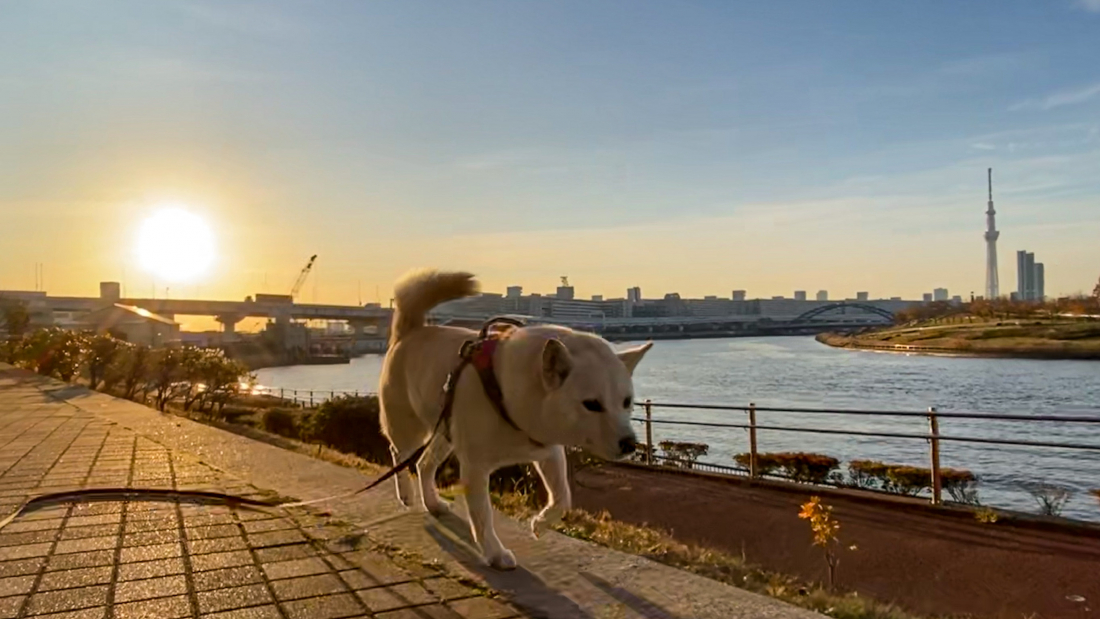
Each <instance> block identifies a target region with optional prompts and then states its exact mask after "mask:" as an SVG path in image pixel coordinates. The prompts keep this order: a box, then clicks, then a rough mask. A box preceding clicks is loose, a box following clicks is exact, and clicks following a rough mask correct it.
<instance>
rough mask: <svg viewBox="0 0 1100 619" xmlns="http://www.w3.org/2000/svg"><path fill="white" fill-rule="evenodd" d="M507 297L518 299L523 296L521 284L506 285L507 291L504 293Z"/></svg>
mask: <svg viewBox="0 0 1100 619" xmlns="http://www.w3.org/2000/svg"><path fill="white" fill-rule="evenodd" d="M505 296H506V297H508V298H509V299H518V298H520V297H522V296H523V286H508V293H507V294H506V295H505Z"/></svg>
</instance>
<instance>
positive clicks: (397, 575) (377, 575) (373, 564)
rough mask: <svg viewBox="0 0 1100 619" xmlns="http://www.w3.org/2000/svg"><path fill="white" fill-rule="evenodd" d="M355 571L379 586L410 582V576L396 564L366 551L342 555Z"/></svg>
mask: <svg viewBox="0 0 1100 619" xmlns="http://www.w3.org/2000/svg"><path fill="white" fill-rule="evenodd" d="M340 556H342V557H343V558H344V559H346V560H347V561H348V562H349V563H351V564H352V565H354V566H355V568H356V569H357V570H359V571H360V572H363V573H364V574H366V575H367V576H369V577H370V578H371V580H374V581H376V582H378V583H380V584H384V585H389V584H397V583H401V582H408V581H409V580H412V575H411V574H409V573H408V572H407V571H405V570H403V569H401V568H400V567H398V566H397V564H396V563H394V562H393V561H391V560H389V558H387V557H384V556H379V555H377V554H371V553H369V552H366V551H356V552H349V553H344V554H342V555H340Z"/></svg>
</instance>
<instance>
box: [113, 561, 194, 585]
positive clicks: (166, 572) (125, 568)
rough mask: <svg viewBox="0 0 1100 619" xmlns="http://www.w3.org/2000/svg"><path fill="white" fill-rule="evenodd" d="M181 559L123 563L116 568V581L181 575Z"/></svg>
mask: <svg viewBox="0 0 1100 619" xmlns="http://www.w3.org/2000/svg"><path fill="white" fill-rule="evenodd" d="M183 572H184V570H183V559H181V558H179V557H173V558H171V559H157V560H155V561H142V562H140V563H123V564H121V565H119V566H118V579H119V580H120V581H124V580H139V579H142V578H156V577H158V576H171V575H173V574H182V573H183Z"/></svg>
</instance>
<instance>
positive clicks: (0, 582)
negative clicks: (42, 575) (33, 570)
mask: <svg viewBox="0 0 1100 619" xmlns="http://www.w3.org/2000/svg"><path fill="white" fill-rule="evenodd" d="M34 579H35V576H33V575H28V576H10V577H8V578H0V597H7V596H9V595H25V594H27V593H30V592H31V588H32V587H34Z"/></svg>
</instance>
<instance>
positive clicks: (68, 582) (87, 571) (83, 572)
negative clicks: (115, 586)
mask: <svg viewBox="0 0 1100 619" xmlns="http://www.w3.org/2000/svg"><path fill="white" fill-rule="evenodd" d="M113 571H114V568H113V567H111V566H110V565H104V566H102V567H84V568H78V569H73V570H62V571H59V572H46V573H45V574H44V575H43V576H42V582H41V583H39V585H38V590H39V591H52V590H54V589H74V588H76V587H87V586H90V585H104V584H107V583H109V582H111V573H112V572H113Z"/></svg>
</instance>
